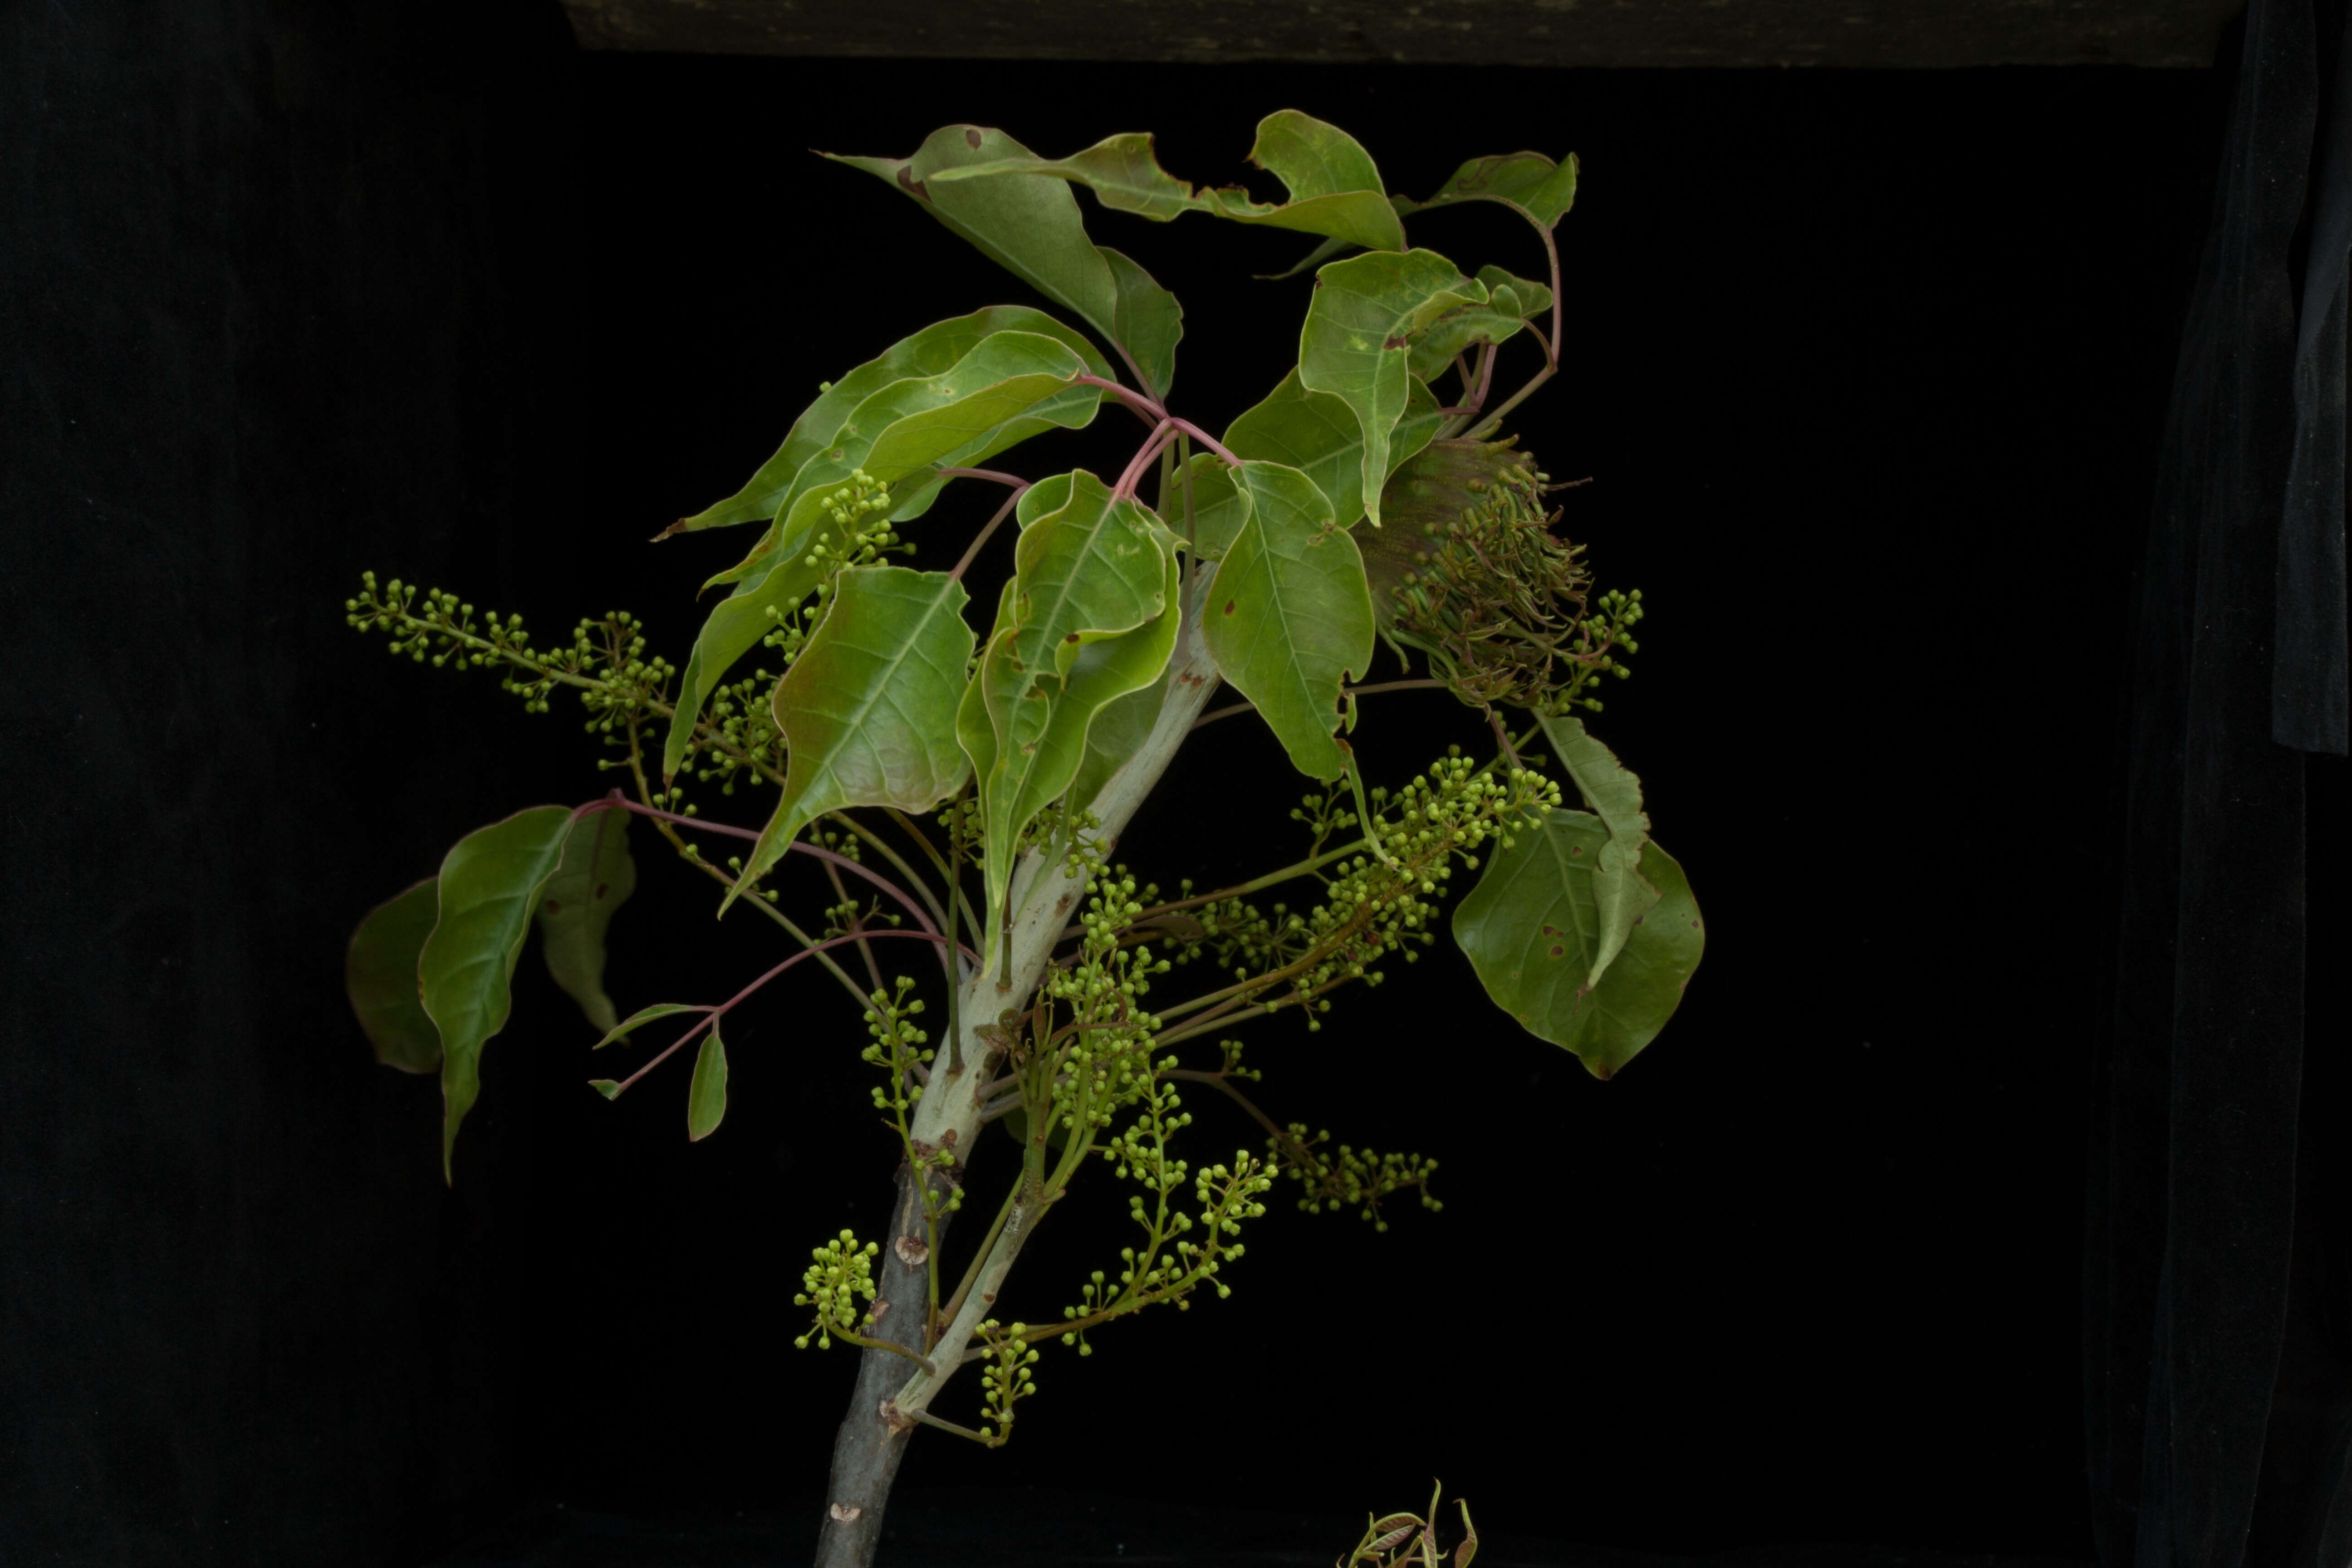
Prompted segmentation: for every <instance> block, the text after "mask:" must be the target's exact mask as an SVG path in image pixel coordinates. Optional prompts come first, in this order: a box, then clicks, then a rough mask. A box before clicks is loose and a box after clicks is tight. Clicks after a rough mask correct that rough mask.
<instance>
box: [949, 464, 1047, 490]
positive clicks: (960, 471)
mask: <svg viewBox="0 0 2352 1568" xmlns="http://www.w3.org/2000/svg"><path fill="white" fill-rule="evenodd" d="M940 478H941V479H994V480H995V481H996V482H997V483H998V484H1000V485H1011V486H1012V487H1013V489H1016V490H1025V489H1028V488H1029V481H1028V480H1027V479H1023V478H1022V477H1021V476H1020V475H1019V474H1008V473H1005V472H1004V471H1003V470H1002V469H1000V468H941V469H940Z"/></svg>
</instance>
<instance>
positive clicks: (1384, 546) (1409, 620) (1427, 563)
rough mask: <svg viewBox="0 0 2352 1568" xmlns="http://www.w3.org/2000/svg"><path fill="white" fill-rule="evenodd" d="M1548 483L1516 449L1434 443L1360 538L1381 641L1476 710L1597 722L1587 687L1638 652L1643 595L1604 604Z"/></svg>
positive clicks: (1399, 478) (1407, 467)
mask: <svg viewBox="0 0 2352 1568" xmlns="http://www.w3.org/2000/svg"><path fill="white" fill-rule="evenodd" d="M1547 483H1548V476H1546V475H1544V474H1543V473H1541V472H1539V471H1538V469H1537V468H1536V466H1535V461H1534V459H1533V458H1530V457H1529V456H1528V454H1526V453H1524V452H1521V451H1518V450H1517V447H1516V446H1515V444H1514V443H1513V442H1512V441H1507V440H1506V441H1493V442H1488V441H1472V440H1446V441H1433V442H1431V443H1430V444H1429V445H1428V446H1427V447H1423V449H1422V450H1421V452H1419V453H1418V454H1416V455H1415V456H1414V457H1413V458H1411V459H1410V460H1408V461H1407V462H1406V463H1404V464H1403V466H1402V467H1401V468H1398V469H1397V471H1396V472H1395V473H1394V474H1393V475H1391V477H1390V479H1389V482H1388V486H1387V488H1386V489H1384V490H1383V491H1382V492H1381V519H1382V523H1383V526H1381V527H1380V528H1378V529H1374V528H1370V527H1367V526H1365V525H1363V524H1358V525H1357V527H1356V530H1355V538H1356V542H1357V544H1358V545H1359V546H1360V547H1361V549H1362V550H1363V552H1364V568H1365V573H1366V575H1367V576H1368V577H1369V578H1370V582H1371V588H1372V604H1373V608H1374V612H1375V614H1376V615H1377V616H1379V619H1380V626H1381V633H1382V635H1383V636H1384V637H1387V639H1388V641H1389V644H1390V646H1391V647H1394V648H1396V650H1397V652H1398V655H1399V657H1401V658H1408V661H1409V656H1408V655H1407V654H1406V652H1405V650H1406V649H1408V648H1412V649H1417V650H1419V651H1420V652H1421V653H1422V655H1423V657H1424V658H1426V659H1427V660H1428V662H1429V672H1430V674H1431V675H1432V676H1433V677H1435V678H1436V679H1439V680H1442V681H1444V683H1445V685H1446V687H1447V688H1448V689H1451V690H1452V691H1453V693H1454V695H1455V696H1456V697H1458V698H1460V699H1461V700H1463V701H1464V702H1465V703H1468V704H1469V705H1470V706H1472V707H1474V708H1481V709H1488V710H1491V709H1493V708H1495V707H1496V705H1498V704H1501V703H1509V704H1512V705H1514V706H1517V707H1522V708H1529V709H1534V710H1538V711H1543V712H1561V711H1565V710H1568V709H1570V708H1571V707H1583V708H1590V709H1593V710H1598V709H1599V708H1600V706H1601V704H1600V703H1599V702H1598V701H1597V700H1593V699H1592V698H1591V697H1588V696H1586V695H1585V694H1584V693H1585V689H1586V688H1587V687H1588V686H1589V685H1590V684H1591V682H1592V681H1593V680H1594V679H1597V678H1598V677H1600V676H1601V675H1602V674H1603V673H1607V672H1611V671H1613V672H1615V673H1616V674H1617V675H1619V676H1621V677H1622V676H1623V675H1625V674H1627V673H1628V671H1627V670H1626V668H1625V667H1624V665H1623V664H1622V662H1621V661H1620V659H1619V658H1618V657H1617V655H1618V654H1619V653H1621V652H1622V653H1631V652H1633V651H1635V644H1634V642H1633V638H1632V637H1628V636H1627V635H1626V632H1627V629H1628V628H1629V627H1631V626H1633V623H1634V622H1636V621H1638V620H1640V619H1641V616H1642V609H1641V598H1642V595H1641V594H1640V592H1639V591H1638V590H1637V591H1635V592H1634V593H1632V594H1613V593H1612V594H1604V595H1601V596H1600V599H1599V601H1598V602H1597V603H1595V602H1593V600H1592V597H1591V595H1592V574H1591V573H1590V572H1589V571H1587V570H1586V569H1585V565H1584V562H1583V555H1584V547H1583V546H1582V545H1579V544H1570V542H1567V541H1566V540H1564V539H1561V538H1560V537H1559V536H1558V535H1557V534H1555V533H1554V532H1553V531H1552V524H1553V523H1554V522H1556V521H1558V520H1559V512H1558V511H1557V510H1553V511H1547V510H1545V507H1544V491H1545V489H1546V488H1547Z"/></svg>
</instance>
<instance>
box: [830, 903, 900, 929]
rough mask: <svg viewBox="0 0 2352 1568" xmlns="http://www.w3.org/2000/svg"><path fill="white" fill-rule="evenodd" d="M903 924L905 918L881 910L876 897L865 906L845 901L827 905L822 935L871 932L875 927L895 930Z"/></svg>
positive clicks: (895, 913)
mask: <svg viewBox="0 0 2352 1568" xmlns="http://www.w3.org/2000/svg"><path fill="white" fill-rule="evenodd" d="M905 923H906V917H905V916H904V915H901V914H898V913H897V912H896V911H893V910H885V909H883V908H882V900H880V898H878V897H877V898H875V899H874V900H870V901H868V902H866V903H865V904H860V903H859V902H858V901H857V900H856V899H845V900H842V901H841V902H840V903H837V904H833V905H829V906H828V907H827V908H826V910H825V911H824V934H825V935H826V936H827V937H828V938H831V937H836V936H849V935H851V934H853V933H854V932H857V931H872V930H873V929H874V928H875V927H877V926H887V927H889V928H890V929H892V930H896V929H898V927H899V926H902V925H904V924H905Z"/></svg>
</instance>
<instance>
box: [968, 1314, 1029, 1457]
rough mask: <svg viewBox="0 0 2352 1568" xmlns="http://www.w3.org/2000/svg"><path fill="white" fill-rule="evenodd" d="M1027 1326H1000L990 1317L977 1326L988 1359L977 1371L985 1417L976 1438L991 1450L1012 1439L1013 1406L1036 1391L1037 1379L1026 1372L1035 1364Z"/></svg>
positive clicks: (1002, 1445)
mask: <svg viewBox="0 0 2352 1568" xmlns="http://www.w3.org/2000/svg"><path fill="white" fill-rule="evenodd" d="M1028 1333H1029V1325H1028V1324H1026V1323H1013V1324H1012V1325H1010V1326H1003V1325H1000V1324H999V1323H998V1322H997V1321H996V1320H995V1319H994V1318H991V1319H989V1320H987V1321H985V1322H983V1323H982V1324H981V1325H980V1337H981V1341H982V1343H984V1344H985V1345H986V1346H987V1347H988V1360H987V1362H986V1363H984V1364H982V1367H981V1369H980V1391H981V1401H982V1405H983V1406H984V1408H985V1412H986V1413H985V1415H983V1416H982V1421H981V1424H980V1435H981V1436H982V1439H983V1440H984V1441H986V1443H987V1444H988V1446H989V1447H992V1448H1002V1447H1004V1445H1005V1444H1006V1443H1008V1442H1010V1441H1012V1438H1013V1405H1017V1404H1019V1403H1020V1402H1021V1401H1022V1400H1024V1399H1026V1398H1028V1397H1029V1396H1030V1395H1031V1394H1034V1393H1036V1392H1037V1380H1036V1379H1035V1378H1034V1377H1033V1376H1031V1375H1030V1372H1029V1369H1030V1368H1031V1367H1033V1366H1034V1365H1036V1364H1037V1351H1036V1348H1035V1347H1034V1346H1033V1345H1032V1344H1030V1342H1029V1340H1028V1337H1027V1336H1028Z"/></svg>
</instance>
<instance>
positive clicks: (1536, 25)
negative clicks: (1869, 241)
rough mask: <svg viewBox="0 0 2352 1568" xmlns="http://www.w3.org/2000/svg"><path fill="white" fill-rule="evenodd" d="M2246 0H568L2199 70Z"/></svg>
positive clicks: (1069, 27) (1061, 38) (588, 33)
mask: <svg viewBox="0 0 2352 1568" xmlns="http://www.w3.org/2000/svg"><path fill="white" fill-rule="evenodd" d="M2241 5H2242V0H1422V3H1420V4H1410V3H1402V0H1398V3H1381V0H1000V3H999V4H996V5H990V6H984V7H983V6H968V7H967V6H950V5H941V4H939V3H938V0H565V6H566V9H568V10H569V11H570V12H571V14H572V26H573V27H574V29H575V30H576V31H577V33H578V35H579V39H580V43H581V45H582V47H585V48H591V49H649V50H667V51H677V52H685V53H694V54H754V55H818V56H847V57H866V58H876V57H894V56H895V57H902V58H903V57H914V58H967V59H1046V60H1167V61H1179V62H1187V63H1199V64H1213V63H1217V62H1221V61H1243V60H1290V61H1329V62H1334V63H1361V62H1373V61H1403V62H1412V63H1427V64H1459V65H1473V64H1491V63H1498V62H1499V63H1510V64H1519V65H1530V66H1621V67H1656V66H1717V67H1720V66H1830V67H1843V68H1885V67H1897V68H1919V67H1931V68H1946V67H1959V66H1998V65H2033V66H2061V65H2128V66H2156V67H2200V66H2206V65H2210V64H2211V63H2212V58H2213V47H2214V43H2215V41H2216V39H2217V38H2218V37H2220V34H2221V28H2222V26H2223V25H2224V24H2225V23H2226V22H2227V21H2228V20H2229V18H2230V17H2231V16H2232V15H2234V14H2235V13H2236V12H2237V11H2238V10H2239V9H2240V6H2241Z"/></svg>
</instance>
